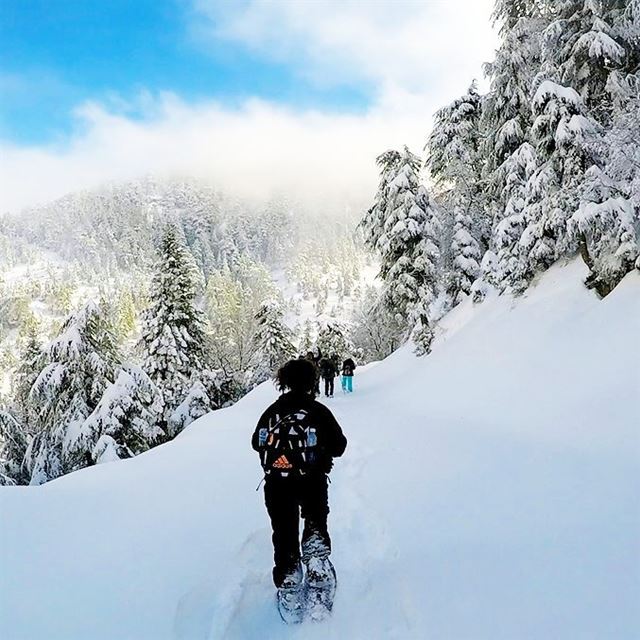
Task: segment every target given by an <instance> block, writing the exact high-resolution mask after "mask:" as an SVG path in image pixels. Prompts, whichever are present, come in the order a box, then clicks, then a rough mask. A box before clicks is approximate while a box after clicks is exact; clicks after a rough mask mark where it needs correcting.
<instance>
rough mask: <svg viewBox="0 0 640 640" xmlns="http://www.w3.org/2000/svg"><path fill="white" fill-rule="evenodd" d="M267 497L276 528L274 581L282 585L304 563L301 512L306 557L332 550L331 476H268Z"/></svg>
mask: <svg viewBox="0 0 640 640" xmlns="http://www.w3.org/2000/svg"><path fill="white" fill-rule="evenodd" d="M264 499H265V504H266V506H267V512H268V513H269V517H270V518H271V528H272V529H273V536H272V540H273V560H274V567H273V582H274V583H275V585H276V587H280V585H281V584H282V581H283V580H284V579H285V578H286V576H287V575H289V574H291V573H292V572H294V571H295V570H296V568H297V566H298V564H299V562H300V540H299V525H300V515H302V518H303V519H304V529H303V531H302V559H303V560H306V559H307V558H308V557H310V556H312V555H316V556H324V557H326V556H328V555H329V553H330V552H331V539H330V538H329V532H328V531H327V516H328V514H329V499H328V491H327V476H326V474H324V473H314V474H309V475H306V476H301V477H288V478H279V477H272V478H269V477H267V479H266V481H265V484H264Z"/></svg>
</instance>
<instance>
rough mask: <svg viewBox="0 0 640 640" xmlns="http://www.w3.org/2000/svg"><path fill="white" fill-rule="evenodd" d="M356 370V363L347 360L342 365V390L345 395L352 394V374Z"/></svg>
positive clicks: (349, 359)
mask: <svg viewBox="0 0 640 640" xmlns="http://www.w3.org/2000/svg"><path fill="white" fill-rule="evenodd" d="M355 370H356V363H355V362H354V361H353V360H352V359H351V358H347V359H346V360H345V361H344V362H343V363H342V372H341V373H342V390H343V391H344V392H345V393H353V372H354V371H355Z"/></svg>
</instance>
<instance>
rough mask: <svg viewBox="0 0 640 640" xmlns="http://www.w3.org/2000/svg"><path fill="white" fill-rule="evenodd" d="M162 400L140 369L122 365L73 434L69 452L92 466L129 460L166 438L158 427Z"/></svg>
mask: <svg viewBox="0 0 640 640" xmlns="http://www.w3.org/2000/svg"><path fill="white" fill-rule="evenodd" d="M162 408H163V406H162V397H161V395H160V392H159V390H158V389H157V387H156V386H155V385H154V384H153V382H151V380H150V378H149V377H148V376H147V374H146V373H144V371H142V369H140V368H139V367H135V366H132V365H125V366H123V367H122V368H121V369H120V371H119V373H118V375H117V377H116V379H115V382H113V383H112V384H110V385H109V386H108V387H107V388H106V390H105V392H104V394H103V395H102V397H101V399H100V402H98V404H97V406H96V408H95V409H94V410H93V411H92V413H91V415H89V417H88V418H87V419H86V420H85V421H84V422H83V424H82V426H81V427H80V429H79V430H78V431H77V432H76V433H75V434H72V436H71V437H70V440H69V444H68V449H69V451H70V452H72V453H73V454H75V455H80V454H82V453H85V452H88V453H89V455H90V457H91V461H92V463H101V462H110V461H112V460H118V459H121V458H131V457H133V456H135V455H137V454H139V453H142V452H143V451H146V450H147V449H149V448H151V447H152V446H154V445H155V444H158V443H160V442H162V441H163V440H164V439H166V434H165V432H164V431H163V430H162V429H161V428H160V427H159V426H158V422H159V421H160V419H161V417H162Z"/></svg>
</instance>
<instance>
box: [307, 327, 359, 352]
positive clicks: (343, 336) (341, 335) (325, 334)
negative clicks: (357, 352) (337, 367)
mask: <svg viewBox="0 0 640 640" xmlns="http://www.w3.org/2000/svg"><path fill="white" fill-rule="evenodd" d="M316 344H317V347H318V349H319V351H320V352H321V353H322V355H323V356H325V357H331V356H333V355H337V356H338V358H345V357H346V356H347V355H349V354H350V353H351V352H352V351H353V344H352V343H351V340H350V339H349V332H348V331H347V327H346V326H345V325H344V324H343V323H341V322H338V321H336V320H332V321H330V322H327V323H326V324H325V325H324V326H323V327H322V328H321V329H320V331H319V332H318V340H317V343H316Z"/></svg>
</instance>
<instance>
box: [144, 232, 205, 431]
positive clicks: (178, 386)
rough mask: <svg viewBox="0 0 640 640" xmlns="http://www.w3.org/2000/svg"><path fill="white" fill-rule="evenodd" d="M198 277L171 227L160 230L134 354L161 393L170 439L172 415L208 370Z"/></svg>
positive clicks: (162, 421)
mask: <svg viewBox="0 0 640 640" xmlns="http://www.w3.org/2000/svg"><path fill="white" fill-rule="evenodd" d="M199 279H200V275H199V273H198V271H197V268H196V266H195V264H194V261H193V258H192V256H191V254H190V253H189V251H188V250H187V248H186V246H185V243H184V240H183V238H182V235H181V233H180V231H179V230H178V228H177V227H176V226H175V225H174V224H171V223H169V224H167V226H166V227H165V229H164V231H163V234H162V239H161V242H160V247H159V250H158V262H157V266H156V272H155V275H154V277H153V280H152V283H151V291H150V294H149V297H150V299H151V306H150V307H149V308H148V309H147V310H146V311H145V312H144V316H143V323H142V335H141V338H140V342H139V349H140V351H141V354H142V368H143V370H144V371H145V372H146V374H147V375H148V376H149V378H150V379H151V381H152V382H153V384H154V385H156V387H157V388H158V389H159V390H160V393H161V394H162V401H163V418H162V420H161V421H160V426H161V427H162V428H163V429H165V430H167V431H168V435H169V436H174V435H176V433H177V432H174V431H173V430H172V428H171V425H170V417H171V414H172V413H173V412H174V411H175V409H176V407H177V406H178V405H179V404H180V403H181V402H182V401H183V400H184V399H185V397H186V395H187V393H188V392H189V389H190V388H191V386H192V385H193V384H194V382H195V380H197V379H198V376H199V374H200V373H201V372H202V371H203V370H205V369H206V367H207V364H208V362H207V360H208V354H207V335H206V317H205V315H204V313H203V312H202V311H201V310H200V309H199V308H198V307H197V305H196V294H197V287H198V284H199Z"/></svg>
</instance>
